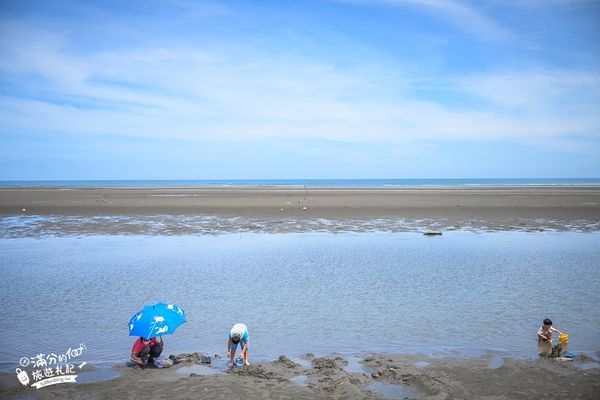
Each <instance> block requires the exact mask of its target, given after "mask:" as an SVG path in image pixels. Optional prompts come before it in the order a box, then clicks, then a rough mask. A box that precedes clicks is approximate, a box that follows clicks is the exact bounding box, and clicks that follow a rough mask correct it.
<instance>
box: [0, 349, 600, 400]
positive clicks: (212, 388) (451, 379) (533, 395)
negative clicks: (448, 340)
mask: <svg viewBox="0 0 600 400" xmlns="http://www.w3.org/2000/svg"><path fill="white" fill-rule="evenodd" d="M491 359H492V356H491V355H487V356H483V357H478V358H458V357H456V358H454V357H443V358H432V357H428V356H414V355H409V356H403V355H387V354H375V355H372V356H368V357H366V358H364V359H363V360H362V361H361V363H360V368H358V369H356V368H351V369H350V368H348V362H347V361H346V360H345V359H344V358H342V357H335V356H329V357H320V358H315V357H314V356H312V357H307V360H308V361H309V362H310V363H309V364H308V365H300V364H297V363H295V362H293V361H291V360H290V359H288V358H287V357H285V356H280V357H279V359H277V360H275V361H272V362H263V363H259V364H254V365H251V366H250V367H243V368H241V369H235V370H230V371H224V372H223V373H220V374H192V375H187V376H185V375H184V376H182V375H181V374H179V373H177V370H178V369H183V368H186V367H188V364H189V363H185V364H178V365H176V366H174V367H172V368H170V369H164V370H156V369H154V370H148V369H144V370H141V369H139V368H128V367H124V366H120V367H116V368H117V369H118V370H120V371H121V373H122V375H121V376H119V377H117V378H115V379H112V380H107V381H102V382H95V383H86V384H59V385H55V386H48V387H44V388H41V389H39V390H36V389H33V388H30V387H24V386H21V385H20V383H19V382H18V381H17V379H16V377H15V376H14V374H3V375H2V376H0V392H2V393H3V398H6V399H18V398H24V397H25V396H34V397H26V398H38V399H54V398H65V399H66V398H69V399H87V398H95V399H150V398H165V399H166V398H169V399H191V398H207V399H233V398H236V399H248V400H252V399H382V398H417V399H431V400H433V399H436V400H445V399H507V400H508V399H540V398H547V399H596V398H597V395H598V393H599V391H600V370H599V369H591V370H583V369H580V368H578V367H577V363H578V361H571V362H561V361H554V360H551V359H544V358H542V359H538V360H515V359H505V360H503V363H502V364H501V365H499V366H495V365H491V363H490V360H491Z"/></svg>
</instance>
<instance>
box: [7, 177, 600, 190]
mask: <svg viewBox="0 0 600 400" xmlns="http://www.w3.org/2000/svg"><path fill="white" fill-rule="evenodd" d="M23 186H47V187H73V188H76V187H142V188H143V187H228V186H291V187H303V186H307V187H359V188H383V187H458V188H461V187H471V186H476V187H477V186H484V187H485V186H600V178H471V179H467V178H461V179H216V180H207V179H198V180H87V181H83V180H82V181H73V180H57V181H0V187H23Z"/></svg>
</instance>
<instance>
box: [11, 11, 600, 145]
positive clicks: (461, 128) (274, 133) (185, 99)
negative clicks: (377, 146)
mask: <svg viewBox="0 0 600 400" xmlns="http://www.w3.org/2000/svg"><path fill="white" fill-rule="evenodd" d="M419 3H424V2H419ZM427 3H428V2H427ZM442 3H443V4H445V2H442ZM447 7H450V6H447ZM2 31H3V33H4V34H5V35H4V36H3V37H4V38H5V39H3V41H2V46H1V51H0V56H1V59H2V61H0V72H1V73H2V76H3V80H4V82H5V85H9V86H11V87H12V90H10V91H7V92H5V94H4V95H3V96H2V97H0V113H1V116H2V125H1V126H0V128H1V129H2V130H3V131H11V132H19V131H29V132H32V131H33V132H60V133H70V134H73V135H99V134H111V135H122V136H134V137H141V138H144V137H150V138H164V137H172V138H181V139H188V140H212V141H222V140H242V141H243V140H256V139H261V140H262V139H297V140H305V139H328V140H337V141H346V142H356V143H361V142H373V141H375V142H382V143H393V144H396V145H398V144H402V143H415V141H419V140H422V141H435V140H438V141H439V140H441V141H461V140H474V141H486V140H504V141H512V142H519V143H528V144H535V145H536V146H552V145H554V144H560V146H563V147H564V146H568V147H569V149H570V150H572V151H576V150H577V151H579V150H582V149H589V148H590V141H592V140H596V141H597V139H598V134H599V132H598V126H600V119H599V117H598V116H597V112H596V110H598V109H599V108H600V107H599V106H600V89H599V88H600V84H599V82H600V77H599V76H598V74H595V73H590V72H585V71H579V70H568V69H563V70H559V69H555V70H521V71H507V72H502V73H487V74H482V73H479V74H475V75H474V74H465V75H457V76H453V77H446V78H444V79H442V80H440V81H437V82H438V83H437V84H436V85H433V86H432V87H429V88H427V89H428V90H429V92H430V93H431V95H430V96H428V97H427V98H423V97H422V96H417V95H415V92H418V91H419V90H421V89H423V86H424V85H426V84H424V83H423V80H422V79H421V78H422V77H420V76H411V75H410V74H408V73H407V72H404V71H402V70H401V69H398V66H397V65H396V66H395V67H394V68H390V67H389V66H386V65H383V64H377V63H372V62H369V61H367V60H363V61H357V62H356V64H355V65H353V66H351V67H348V66H346V67H344V68H340V67H339V66H336V65H335V64H332V63H327V62H324V61H321V60H316V59H312V58H309V57H305V56H301V55H297V54H293V53H290V52H288V53H287V54H285V55H281V54H274V53H272V52H269V51H268V50H263V49H259V48H251V49H248V48H247V47H244V50H243V51H241V50H240V48H237V47H236V46H235V45H231V44H225V45H224V46H223V48H222V50H220V51H216V50H214V48H215V47H214V46H213V49H212V50H208V49H204V48H202V46H194V47H190V46H187V45H181V46H172V47H169V48H165V47H157V46H153V45H152V42H151V41H148V43H145V44H142V45H137V46H129V47H127V48H121V49H119V50H102V51H86V52H85V53H82V52H79V53H77V52H75V51H73V50H72V47H70V46H69V44H70V40H72V38H70V37H69V36H67V35H64V34H62V35H61V34H58V33H56V32H52V31H46V30H42V29H39V28H35V27H32V26H30V25H23V24H9V25H6V24H5V25H3V26H2ZM238 50H239V51H238ZM381 76H387V77H392V79H390V80H387V81H381V79H380V77H381ZM394 77H398V79H393V78H394ZM390 82H393V84H392V86H391V87H390ZM425 82H427V81H425ZM447 92H450V93H451V94H453V95H456V96H457V97H465V98H468V99H469V100H470V104H469V106H465V107H460V106H457V105H456V104H453V103H449V102H447V101H445V100H443V96H438V95H437V94H438V93H447ZM9 93H12V94H9Z"/></svg>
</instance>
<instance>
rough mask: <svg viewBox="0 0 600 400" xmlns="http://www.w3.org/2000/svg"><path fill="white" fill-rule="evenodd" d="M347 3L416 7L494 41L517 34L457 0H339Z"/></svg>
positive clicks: (512, 39)
mask: <svg viewBox="0 0 600 400" xmlns="http://www.w3.org/2000/svg"><path fill="white" fill-rule="evenodd" d="M338 1H341V2H345V3H355V4H367V5H376V6H387V7H396V8H401V7H416V8H421V9H423V10H425V11H426V12H429V13H431V14H432V15H434V16H435V17H437V18H440V19H442V20H445V21H446V22H447V23H448V24H450V25H453V26H454V27H455V28H457V29H459V30H463V31H466V32H469V33H472V34H474V35H476V37H477V38H480V39H484V40H494V41H514V40H515V39H516V36H515V35H514V34H513V33H512V32H511V31H510V30H509V29H507V28H505V27H504V26H502V25H500V24H499V23H497V22H496V21H494V20H493V19H492V18H490V17H488V16H486V15H485V14H483V13H482V12H480V11H477V10H476V9H475V8H474V7H470V6H468V5H466V4H464V3H462V2H459V1H455V0H338Z"/></svg>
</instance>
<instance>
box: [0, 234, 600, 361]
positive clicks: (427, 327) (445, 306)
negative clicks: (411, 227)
mask: <svg viewBox="0 0 600 400" xmlns="http://www.w3.org/2000/svg"><path fill="white" fill-rule="evenodd" d="M0 254H2V257H1V258H0V272H1V273H2V290H1V292H0V296H1V300H2V307H1V308H0V321H1V324H0V335H1V337H2V346H0V369H2V370H7V371H9V370H10V371H14V368H16V367H17V366H18V362H19V359H20V358H21V357H33V356H35V355H36V354H38V353H45V354H48V353H58V352H64V351H65V350H66V349H67V348H69V347H71V348H73V347H77V346H79V344H80V343H85V346H86V350H85V354H84V355H83V359H85V360H86V361H87V362H88V364H91V365H95V366H103V365H104V366H106V365H112V364H115V363H120V362H123V361H125V360H127V359H128V356H129V352H130V349H131V345H132V343H133V340H134V338H131V337H128V331H127V322H128V320H129V318H130V317H131V316H132V315H133V314H134V313H135V312H136V311H137V310H138V309H140V308H142V307H143V306H144V305H146V304H151V303H155V302H159V301H164V302H172V303H176V304H178V305H179V306H181V307H182V308H184V309H185V310H186V313H187V317H188V322H187V323H186V324H184V325H182V326H181V327H180V328H179V329H178V330H177V331H176V332H175V333H174V334H173V335H167V336H165V343H166V349H165V352H166V354H174V353H179V352H188V351H201V352H205V353H208V354H214V353H218V354H221V355H224V353H225V351H226V344H227V333H228V330H229V329H230V328H231V326H232V325H233V324H234V323H236V322H244V323H246V324H247V325H248V327H249V330H250V346H251V347H250V350H251V356H252V357H253V358H254V359H255V360H260V359H274V358H275V357H277V356H278V355H279V354H287V355H288V356H290V357H299V356H301V355H302V354H304V353H306V352H312V353H315V354H318V355H321V354H331V353H334V352H339V353H343V354H356V353H366V352H371V351H385V352H392V353H407V352H408V353H414V352H426V353H432V352H438V351H441V352H448V351H453V350H456V349H459V350H460V351H465V352H466V353H470V354H474V353H477V352H482V351H485V350H500V351H504V352H508V353H512V354H516V355H524V356H533V355H535V354H536V353H537V347H536V345H537V341H536V331H537V329H538V327H539V325H540V324H541V321H542V320H543V319H544V318H551V319H553V320H554V322H555V326H556V327H558V328H559V329H561V330H564V331H566V332H568V333H569V335H570V342H569V350H570V351H585V352H596V351H598V350H600V335H598V330H599V328H600V307H598V304H600V234H597V233H573V232H554V233H525V232H499V233H481V234H477V233H468V232H449V233H445V234H444V235H443V236H441V237H425V236H423V235H419V234H414V233H343V234H330V233H299V234H253V233H243V234H220V235H196V236H185V235H182V236H150V237H146V236H141V235H134V236H94V235H91V236H83V237H79V238H78V237H73V236H67V237H45V236H44V237H40V238H16V239H0Z"/></svg>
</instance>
